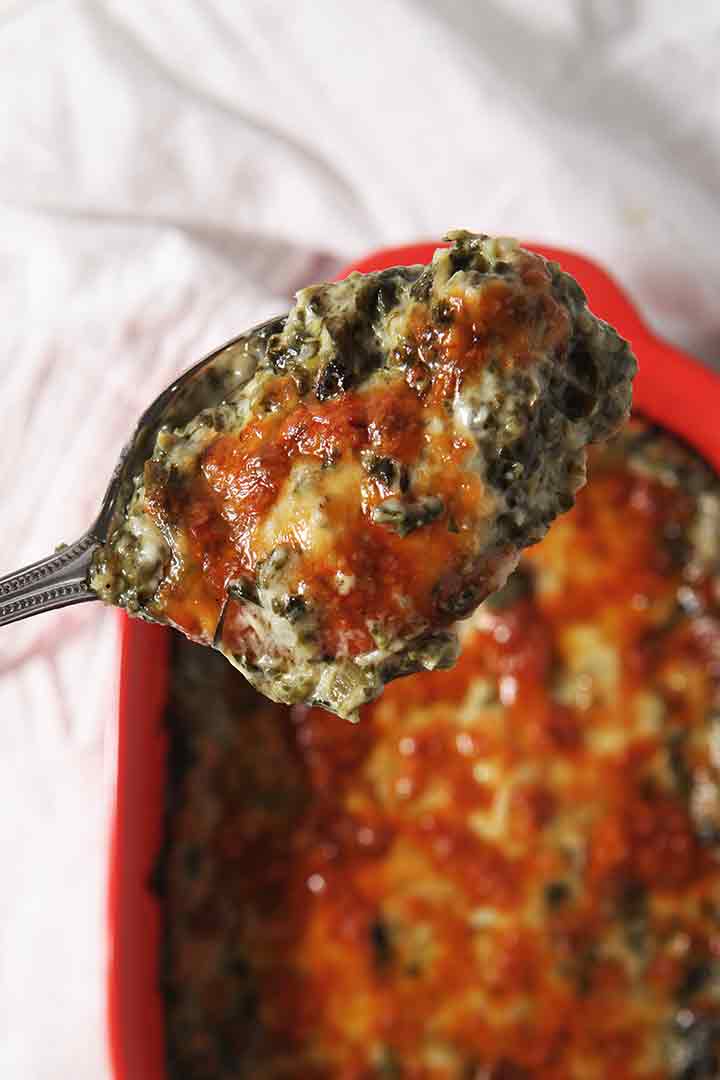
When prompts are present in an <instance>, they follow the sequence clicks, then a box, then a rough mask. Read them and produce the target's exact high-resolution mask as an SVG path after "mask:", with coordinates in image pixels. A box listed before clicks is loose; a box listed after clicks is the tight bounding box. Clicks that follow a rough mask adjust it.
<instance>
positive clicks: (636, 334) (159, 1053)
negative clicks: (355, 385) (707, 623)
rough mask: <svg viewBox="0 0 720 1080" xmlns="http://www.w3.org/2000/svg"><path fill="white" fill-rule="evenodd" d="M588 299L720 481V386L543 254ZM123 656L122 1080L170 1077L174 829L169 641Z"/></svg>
mask: <svg viewBox="0 0 720 1080" xmlns="http://www.w3.org/2000/svg"><path fill="white" fill-rule="evenodd" d="M528 246H531V247H532V248H533V249H534V250H535V251H538V252H540V254H542V255H545V256H546V257H547V258H550V259H553V260H556V261H557V262H559V263H560V265H561V266H562V267H563V268H564V269H565V270H567V271H568V272H569V273H571V274H573V275H574V276H575V277H576V278H577V280H578V281H579V282H580V284H581V285H582V286H583V288H584V289H585V291H586V293H587V295H588V300H589V303H590V306H591V307H592V309H593V311H594V312H596V314H598V315H599V316H601V317H602V318H604V319H607V321H608V322H610V323H612V324H613V325H614V326H615V327H616V328H617V329H618V331H619V332H620V333H621V334H622V335H623V336H624V337H626V338H628V339H629V340H630V341H631V342H632V345H633V347H634V350H635V353H636V355H637V357H638V360H639V363H640V372H639V374H638V377H637V381H636V384H635V408H636V409H637V410H638V411H639V412H641V413H643V414H644V415H645V416H647V417H648V418H650V419H652V420H655V421H657V422H658V423H661V424H662V425H663V426H664V427H666V428H668V429H669V430H670V431H672V432H674V433H675V434H677V435H679V436H681V437H682V438H684V439H685V440H687V442H689V443H690V444H691V445H693V446H694V447H695V448H696V449H697V450H698V451H699V452H700V453H701V454H702V455H703V456H704V457H705V458H706V459H707V460H708V461H709V462H710V463H711V464H712V465H713V466H714V467H715V468H716V469H717V470H718V471H720V377H718V376H717V375H716V374H713V372H712V371H710V370H709V369H707V368H705V367H703V366H702V365H701V364H699V363H697V361H695V360H693V359H691V358H690V357H689V356H687V355H686V354H685V353H683V352H681V351H680V350H679V349H676V348H674V347H672V346H671V345H668V344H667V343H665V342H664V341H661V340H660V339H659V338H657V337H656V336H655V335H654V334H652V333H651V331H650V330H649V329H648V328H647V326H646V325H645V324H644V323H643V321H642V319H641V318H640V316H639V315H638V313H637V311H636V310H635V308H634V307H633V305H632V303H631V302H630V300H629V299H628V298H627V296H626V295H625V294H624V293H623V292H622V291H621V289H620V288H619V287H618V285H617V284H616V283H615V282H614V281H613V279H612V278H611V277H610V276H609V275H608V274H607V273H606V272H605V271H604V270H602V269H601V268H600V267H599V266H597V265H596V264H595V263H593V262H591V261H590V260H589V259H586V258H584V257H582V256H580V255H576V254H573V253H572V252H567V251H562V250H560V249H555V248H547V247H542V246H536V245H528ZM434 247H435V245H433V244H419V245H410V246H407V247H399V248H389V249H386V250H384V251H379V252H375V253H374V254H372V255H369V256H367V257H366V258H364V259H361V260H360V261H359V262H357V263H354V264H353V265H352V266H350V267H348V268H347V269H346V270H345V272H344V274H343V275H342V276H345V274H348V273H350V271H352V270H360V271H364V272H367V271H370V270H380V269H383V268H385V267H389V266H396V265H400V264H405V265H409V264H412V263H424V262H428V261H429V259H430V257H431V255H432V252H433V250H434ZM121 633H122V658H121V662H120V694H119V711H118V717H117V727H116V729H115V732H114V738H115V740H116V741H115V743H114V747H113V751H114V752H113V755H112V759H113V762H114V768H113V770H112V773H113V775H112V776H111V784H112V792H111V794H112V840H111V848H110V881H109V904H108V929H109V977H108V1013H107V1015H108V1030H109V1042H110V1055H111V1062H112V1069H113V1075H114V1077H116V1078H117V1080H162V1078H163V1077H165V1076H166V1070H165V1058H164V1043H163V1010H162V1002H161V999H160V995H159V992H158V989H157V986H158V979H157V975H158V965H159V943H160V918H161V912H160V905H159V903H158V901H157V900H156V898H155V897H154V895H153V892H152V889H151V876H152V871H153V866H154V862H155V859H156V856H157V852H158V850H159V847H160V842H161V834H162V828H163V797H164V782H165V765H164V754H165V735H164V731H163V722H162V717H163V710H164V705H165V695H166V685H167V660H168V655H169V652H168V644H169V631H167V630H165V629H162V628H160V627H157V626H150V625H148V624H147V623H143V622H140V621H138V620H131V619H128V618H126V617H125V616H122V630H121Z"/></svg>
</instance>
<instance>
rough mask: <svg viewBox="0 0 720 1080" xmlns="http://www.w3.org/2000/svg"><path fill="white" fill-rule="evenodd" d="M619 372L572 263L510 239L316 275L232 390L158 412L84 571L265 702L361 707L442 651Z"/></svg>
mask: <svg viewBox="0 0 720 1080" xmlns="http://www.w3.org/2000/svg"><path fill="white" fill-rule="evenodd" d="M633 373H634V360H633V358H632V354H631V353H630V352H629V349H628V348H627V346H626V344H625V343H624V342H623V341H622V340H621V339H620V338H618V336H617V335H616V334H615V332H614V331H612V330H611V329H610V328H609V327H607V326H606V325H605V324H603V323H601V322H600V321H599V320H597V319H595V318H594V317H593V316H592V315H590V313H589V312H588V310H587V307H586V305H585V298H584V296H583V294H582V292H581V291H580V290H579V288H578V287H577V286H576V285H575V283H574V282H573V281H572V279H570V278H568V277H567V275H563V274H562V273H561V272H560V271H559V270H558V268H557V267H554V266H552V265H551V264H548V263H546V262H545V260H543V259H541V258H540V257H539V256H536V255H531V254H529V253H528V252H525V251H522V250H521V249H519V248H517V247H516V246H514V245H513V244H511V243H510V242H500V241H492V240H489V239H488V238H484V237H473V236H471V235H470V234H465V233H463V234H458V236H457V237H456V238H455V244H454V246H453V247H452V248H450V249H449V250H443V251H439V252H437V253H436V255H435V257H434V259H433V262H432V264H431V266H429V267H426V268H422V267H414V268H409V269H403V268H398V269H396V270H392V271H386V272H383V273H382V274H374V275H372V274H371V275H366V276H363V275H359V274H355V275H351V276H350V277H349V278H348V279H347V280H346V281H343V282H340V283H337V284H335V285H321V286H313V287H311V288H309V289H306V290H303V291H302V292H301V293H299V294H298V300H297V303H296V305H295V307H294V308H293V310H292V311H291V312H290V314H289V316H288V319H287V321H286V323H285V326H284V329H283V330H282V332H281V333H279V334H278V335H276V336H275V337H274V338H271V339H270V340H269V341H268V343H267V349H266V352H265V354H264V357H263V359H262V360H261V361H260V363H259V366H258V369H257V371H256V373H255V374H254V376H253V377H252V378H251V379H250V380H249V381H247V382H246V383H245V384H244V385H243V387H242V389H241V391H240V392H239V393H237V394H235V395H230V397H229V398H228V400H227V401H226V403H225V404H223V405H222V406H220V407H219V408H217V409H210V410H205V411H203V412H201V413H200V414H199V415H198V416H197V417H196V418H195V419H193V420H192V421H191V422H190V423H189V424H187V425H185V426H184V427H182V428H179V429H175V430H169V429H165V430H163V431H162V432H161V433H160V436H159V437H158V441H157V445H156V448H155V453H154V454H153V457H152V459H151V460H150V461H149V462H148V463H147V465H146V467H145V472H144V477H143V478H142V480H141V481H139V482H138V485H137V487H136V490H135V493H134V497H133V500H132V501H131V503H130V506H129V509H128V515H127V520H126V522H125V523H123V525H122V526H121V527H120V529H119V530H118V532H117V534H116V535H114V536H113V537H112V538H111V540H110V542H109V544H108V545H107V547H106V550H105V551H104V552H103V554H102V555H101V557H100V559H99V560H98V563H97V566H96V574H95V577H94V584H95V587H96V588H97V589H98V591H99V592H100V593H101V595H104V596H106V597H107V598H110V599H114V600H115V601H116V602H120V603H125V604H126V605H127V606H128V607H129V608H131V609H136V610H139V612H140V613H142V614H144V615H145V616H146V617H150V618H154V619H159V620H162V621H167V622H170V623H171V624H172V625H174V626H176V627H178V628H179V629H181V630H183V631H184V632H185V633H186V634H187V635H188V636H190V637H192V638H193V639H195V640H198V641H202V642H205V643H208V644H215V645H216V646H217V647H218V648H220V649H221V650H222V651H223V652H224V653H225V655H226V656H227V657H228V658H229V659H230V660H231V661H232V662H233V663H234V664H236V665H237V666H238V667H239V668H240V670H241V671H243V673H244V674H245V675H246V676H247V677H248V679H250V681H252V682H253V683H254V684H255V685H256V686H257V687H258V688H260V689H262V690H263V691H264V692H265V693H267V694H268V695H269V696H271V697H273V698H275V699H276V700H279V701H285V702H289V703H292V702H306V703H310V704H322V705H324V706H325V707H327V708H329V709H332V710H334V711H336V712H338V713H339V714H340V715H343V716H354V715H355V714H356V712H357V709H358V707H359V706H360V705H362V704H363V703H364V702H366V701H368V700H370V699H372V698H373V697H375V696H376V695H377V694H378V693H379V691H380V689H381V687H382V685H383V684H384V683H385V682H387V681H388V680H389V679H391V678H393V677H395V676H397V675H400V674H406V673H407V672H409V671H413V670H417V669H418V668H420V667H426V668H431V669H432V668H435V667H443V666H447V664H449V663H451V662H452V661H453V660H454V658H455V655H456V653H457V642H456V637H455V634H454V631H453V629H452V628H453V625H454V623H455V622H456V620H457V619H458V618H461V617H463V616H466V615H468V614H469V613H470V612H471V611H472V610H473V609H474V608H475V607H476V606H477V604H478V603H479V602H480V601H481V600H482V599H483V598H484V597H485V596H487V595H488V593H490V592H492V591H493V590H494V589H495V588H497V587H498V586H499V585H501V584H502V583H503V581H504V580H505V578H506V577H507V574H508V573H509V571H510V570H511V569H512V568H513V567H514V565H515V564H516V561H517V557H518V554H519V551H520V550H521V548H523V547H524V546H526V545H527V544H529V543H532V542H534V541H536V540H538V539H540V537H541V536H543V535H544V533H545V531H546V530H547V528H548V525H549V524H550V522H551V521H552V520H553V518H554V517H555V516H556V515H557V514H558V513H561V512H562V511H563V510H567V508H568V507H569V506H570V505H571V504H572V501H573V496H574V493H575V491H576V490H577V488H578V487H579V486H580V484H581V483H582V482H583V480H584V469H585V457H584V448H585V446H586V444H587V443H588V442H590V441H593V440H597V439H601V438H605V437H606V436H607V435H608V434H610V433H611V432H612V431H614V430H615V428H616V427H617V425H618V423H619V422H620V421H621V420H622V419H623V418H624V416H625V415H626V413H627V410H628V407H629V400H630V384H631V379H632V375H633ZM162 545H164V557H163V558H162V560H161V562H162V565H159V560H158V557H157V551H158V548H159V547H162ZM338 575H339V576H340V578H341V579H342V581H343V582H344V583H345V586H344V588H343V590H342V591H339V590H338V589H337V588H336V582H337V580H338ZM350 582H352V585H351V586H350V584H349V583H350Z"/></svg>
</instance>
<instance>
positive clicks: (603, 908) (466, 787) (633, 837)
mask: <svg viewBox="0 0 720 1080" xmlns="http://www.w3.org/2000/svg"><path fill="white" fill-rule="evenodd" d="M590 474H591V483H590V484H589V485H588V487H587V488H586V489H585V490H584V491H583V492H582V493H581V494H580V496H579V498H578V503H577V506H576V508H575V509H574V510H573V511H571V512H570V513H569V514H568V515H566V516H565V517H564V518H563V520H562V521H561V522H560V523H558V525H557V527H556V528H555V529H553V530H552V531H551V533H550V536H549V537H548V539H547V540H546V541H545V542H544V543H543V544H541V545H540V546H538V547H536V548H534V549H533V550H532V551H531V552H529V554H528V556H527V558H526V559H525V560H524V562H523V563H522V565H521V570H520V571H519V572H518V573H517V574H516V575H514V576H513V577H512V578H511V579H510V581H509V583H508V585H507V586H506V589H505V590H504V592H503V593H501V594H499V595H498V596H497V597H496V598H494V599H493V600H492V601H491V602H490V603H489V604H486V605H484V606H483V607H482V608H481V609H480V610H479V612H478V613H477V615H476V616H475V617H474V618H473V620H471V622H470V623H468V624H467V625H466V627H465V630H464V635H465V643H464V651H463V655H462V657H461V658H460V660H459V661H458V663H457V665H456V667H455V668H454V669H453V670H452V671H445V672H440V673H437V674H434V675H426V674H419V675H415V676H412V677H411V678H409V679H407V680H403V681H402V682H401V683H396V684H395V685H393V686H392V687H389V688H388V689H387V690H386V693H385V695H384V696H383V698H382V699H381V700H380V701H379V702H377V703H376V704H374V705H372V706H369V707H367V708H366V709H365V710H364V712H363V722H362V723H361V724H360V725H358V726H355V727H352V726H350V725H345V724H339V723H338V721H337V720H336V719H335V718H334V717H331V716H328V714H327V713H325V712H323V711H321V710H310V711H307V710H296V711H294V712H293V713H290V712H288V711H285V710H281V709H273V708H272V707H271V706H269V705H268V704H267V703H266V702H265V703H263V702H262V701H261V700H260V699H257V698H256V699H254V700H253V699H251V698H249V697H248V691H247V689H244V688H243V686H242V684H241V681H240V680H237V679H233V678H232V675H231V674H229V677H228V678H225V679H223V676H222V668H220V669H218V667H217V666H216V665H214V664H213V661H214V659H215V658H214V657H212V655H210V654H209V653H207V652H206V651H204V650H192V649H191V648H190V647H188V652H183V653H181V654H180V656H181V659H182V663H181V664H180V665H179V666H178V667H176V669H175V673H174V676H173V682H174V691H173V705H172V709H173V713H172V716H173V730H174V731H175V733H176V738H177V739H178V745H180V744H182V746H184V747H185V752H186V754H187V751H188V750H189V751H190V752H191V755H192V762H193V763H192V765H189V766H186V769H185V770H181V771H180V772H179V773H175V774H174V777H173V789H172V790H173V796H172V800H171V817H170V819H169V821H170V828H171V840H170V844H169V848H168V851H167V861H166V864H165V865H166V868H167V874H166V885H165V888H166V899H165V919H166V953H165V955H166V971H165V979H166V985H167V986H168V988H169V990H171V992H172V994H171V996H170V997H169V999H168V1030H169V1045H170V1060H171V1063H172V1062H174V1063H175V1066H174V1071H173V1070H172V1069H171V1075H172V1076H173V1077H175V1076H177V1077H178V1078H179V1077H183V1078H184V1077H186V1076H190V1075H197V1076H212V1077H214V1078H216V1080H225V1078H226V1077H227V1078H230V1077H252V1078H253V1080H271V1078H273V1080H274V1078H302V1080H383V1078H384V1080H387V1078H388V1077H392V1078H402V1080H404V1078H408V1080H416V1078H417V1080H426V1078H431V1080H458V1078H466V1080H478V1078H483V1080H485V1078H492V1080H509V1078H513V1080H520V1078H521V1080H531V1078H532V1080H608V1078H612V1080H691V1078H700V1077H707V1078H710V1077H715V1076H717V1075H719V1073H720V967H719V965H718V959H717V958H718V956H720V863H719V861H718V860H719V858H720V796H719V794H718V793H719V792H720V774H719V773H718V765H719V761H720V754H719V753H718V731H719V730H720V718H719V714H718V711H717V709H718V701H719V700H720V533H718V532H717V531H715V532H714V533H712V531H711V530H710V529H709V527H708V522H711V521H714V520H716V517H715V515H716V514H717V511H718V508H719V507H720V485H719V484H718V481H717V480H716V479H715V478H714V477H712V475H711V474H710V472H709V470H707V469H706V468H705V467H704V466H703V465H702V464H701V463H699V462H698V460H697V459H696V458H694V457H693V455H691V454H689V453H688V452H686V451H685V450H683V449H682V448H680V447H678V446H677V445H676V444H674V443H673V442H672V441H671V440H670V439H669V438H667V437H665V436H659V435H658V434H657V433H656V432H655V431H654V430H653V429H651V428H648V427H646V426H645V425H643V424H640V423H633V425H632V426H631V427H630V429H629V430H628V431H627V432H626V434H624V435H623V436H622V437H621V439H620V440H619V441H618V442H617V443H616V444H614V445H613V446H612V447H609V448H607V449H604V450H603V451H601V452H599V453H597V454H596V455H595V456H594V457H593V458H591V463H590ZM701 537H702V538H703V539H702V541H701V539H700V538H701ZM173 760H176V757H174V758H173Z"/></svg>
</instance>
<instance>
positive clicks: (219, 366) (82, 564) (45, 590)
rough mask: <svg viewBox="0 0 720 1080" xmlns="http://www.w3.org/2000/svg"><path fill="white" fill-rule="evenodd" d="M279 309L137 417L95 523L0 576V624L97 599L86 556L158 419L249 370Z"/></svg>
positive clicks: (114, 513)
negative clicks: (42, 555)
mask: <svg viewBox="0 0 720 1080" xmlns="http://www.w3.org/2000/svg"><path fill="white" fill-rule="evenodd" d="M284 321H285V316H284V315H279V316H275V317H274V318H272V319H268V320H267V321H266V322H263V323H260V324H258V326H254V327H253V328H252V329H251V330H247V331H246V332H245V333H244V334H240V335H239V336H238V337H235V338H232V340H231V341H228V342H226V343H225V344H224V345H222V346H221V347H220V348H219V349H216V350H215V351H214V352H211V353H210V354H209V355H208V356H206V357H204V358H203V359H202V360H199V361H198V363H197V364H194V365H193V366H192V367H191V368H188V370H187V371H186V372H184V373H183V374H182V375H181V376H180V377H179V378H178V379H177V380H176V381H175V382H173V383H172V384H171V385H170V386H168V387H167V389H165V390H163V392H162V393H161V394H160V395H159V396H158V397H157V398H156V399H155V401H153V403H152V405H150V407H149V408H148V409H146V410H145V412H144V413H143V414H142V416H141V417H140V419H139V421H138V423H137V426H136V427H135V431H134V433H133V436H132V438H131V439H130V441H129V442H128V443H127V445H126V446H125V448H124V449H123V451H122V453H121V454H120V459H119V461H118V463H117V465H116V466H115V469H114V471H113V474H112V477H111V478H110V483H109V484H108V488H107V491H106V492H105V497H104V499H103V502H102V506H101V508H100V513H99V514H98V516H97V518H96V519H95V522H94V523H93V524H92V525H91V526H90V528H89V529H88V530H87V532H85V533H83V535H82V536H81V537H80V539H79V540H76V541H75V543H74V544H68V545H66V546H63V547H62V548H60V549H59V550H58V551H56V552H54V553H53V554H52V555H48V556H47V557H46V558H44V559H38V561H37V562H34V563H31V564H30V565H29V566H24V567H23V568H22V569H21V570H17V571H15V573H12V574H6V575H5V577H2V578H0V626H4V625H5V624H6V623H13V622H18V621H19V620H20V619H26V618H28V616H30V615H39V614H40V613H41V612H43V611H52V610H53V609H54V608H61V607H67V606H68V605H69V604H81V603H84V602H85V601H86V600H97V599H98V596H97V593H95V592H94V591H93V590H92V589H91V588H90V586H89V576H90V570H91V567H92V561H93V557H94V555H95V552H96V550H97V548H98V547H100V545H101V544H104V543H105V542H106V541H107V539H108V538H109V536H110V534H111V533H112V531H113V529H114V528H115V525H116V524H117V523H118V521H119V520H120V519H121V518H122V516H123V514H124V512H125V507H126V505H127V499H128V496H129V493H130V491H131V490H132V485H133V481H134V479H135V477H136V475H137V474H138V472H139V470H140V469H141V468H142V466H143V463H144V462H145V460H146V459H147V458H148V457H149V456H150V455H151V454H152V449H153V446H154V443H155V438H156V436H157V433H158V431H159V430H160V428H161V427H163V426H164V425H169V426H180V425H181V424H184V423H186V422H187V421H188V420H190V419H191V418H192V417H193V416H194V415H195V414H196V413H197V412H198V411H199V410H200V408H203V407H205V406H206V405H217V404H219V403H220V402H221V401H223V400H224V398H225V397H226V396H227V395H228V393H230V392H231V391H232V390H235V389H237V387H238V386H240V385H242V383H244V382H247V380H248V379H249V378H250V377H251V375H252V374H253V372H254V370H255V367H256V366H257V361H258V360H259V358H260V354H261V351H262V348H263V346H264V344H265V342H266V341H267V339H268V338H269V337H270V336H271V335H272V334H276V333H278V332H279V331H280V330H281V329H282V327H283V323H284Z"/></svg>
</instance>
